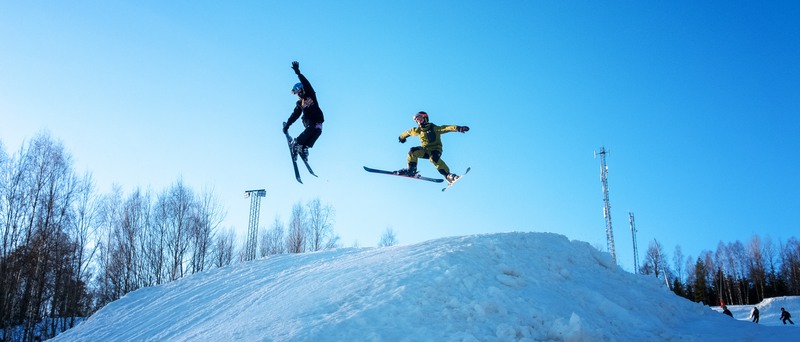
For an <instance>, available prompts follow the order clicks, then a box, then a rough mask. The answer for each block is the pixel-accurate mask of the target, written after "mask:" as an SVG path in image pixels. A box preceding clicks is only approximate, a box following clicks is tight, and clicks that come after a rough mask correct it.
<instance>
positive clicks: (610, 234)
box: [594, 147, 617, 264]
mask: <svg viewBox="0 0 800 342" xmlns="http://www.w3.org/2000/svg"><path fill="white" fill-rule="evenodd" d="M607 153H608V152H606V149H605V147H600V152H595V153H594V157H595V158H597V155H598V154H599V155H600V182H601V183H603V203H604V206H603V216H604V217H605V218H606V239H608V252H609V253H611V259H612V260H614V263H615V264H616V263H617V253H616V252H615V251H614V230H613V229H611V202H610V201H609V200H608V166H607V165H606V154H607Z"/></svg>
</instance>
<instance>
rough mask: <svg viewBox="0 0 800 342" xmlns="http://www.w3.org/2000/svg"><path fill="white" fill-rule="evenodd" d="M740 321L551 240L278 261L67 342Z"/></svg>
mask: <svg viewBox="0 0 800 342" xmlns="http://www.w3.org/2000/svg"><path fill="white" fill-rule="evenodd" d="M799 336H800V330H797V329H792V328H786V327H764V326H760V325H756V324H753V323H750V322H743V321H739V320H734V319H731V318H730V317H728V316H725V315H722V314H719V313H717V312H715V311H713V310H710V309H708V308H707V307H705V306H702V305H700V304H696V303H692V302H690V301H688V300H685V299H682V298H680V297H678V296H675V295H674V294H672V293H671V292H669V291H668V290H667V289H666V288H664V287H663V283H662V282H661V281H659V280H658V279H655V278H654V277H647V276H637V275H633V274H630V273H627V272H625V271H623V270H622V269H620V268H619V267H617V266H616V265H614V263H613V262H612V261H611V258H610V256H609V255H608V254H607V253H602V252H599V251H597V250H596V249H594V248H592V247H591V246H590V245H589V244H588V243H585V242H580V241H570V240H569V239H567V238H566V237H564V236H562V235H558V234H552V233H503V234H489V235H475V236H465V237H452V238H443V239H437V240H432V241H427V242H423V243H419V244H414V245H408V246H393V247H384V248H358V249H353V248H349V249H337V250H332V251H324V252H318V253H306V254H292V255H279V256H273V257H269V258H265V259H261V260H255V261H252V262H247V263H242V264H237V265H233V266H229V267H225V268H221V269H215V270H213V271H209V272H204V273H201V274H196V275H193V276H190V277H186V278H184V279H181V280H179V281H176V282H173V283H170V284H166V285H163V286H157V287H151V288H145V289H141V290H138V291H135V292H132V293H130V294H128V295H127V296H125V297H124V298H121V299H119V300H117V301H115V302H113V303H111V304H109V305H107V306H106V307H104V308H103V309H101V310H100V311H98V312H97V313H95V314H94V315H93V316H92V317H90V318H89V319H87V320H86V321H85V322H83V323H82V324H81V325H79V326H77V327H75V328H73V329H71V330H69V331H67V332H65V333H63V334H61V335H60V336H58V337H57V338H56V340H57V341H72V340H83V341H109V340H116V341H122V340H126V341H149V340H156V341H229V340H241V341H288V340H293V341H419V340H429V341H541V340H556V341H621V340H627V341H632V340H640V341H670V340H680V341H707V340H718V339H725V340H728V339H730V338H731V337H735V338H736V339H743V340H764V339H766V338H769V339H772V338H785V339H788V340H792V339H793V340H797V337H799Z"/></svg>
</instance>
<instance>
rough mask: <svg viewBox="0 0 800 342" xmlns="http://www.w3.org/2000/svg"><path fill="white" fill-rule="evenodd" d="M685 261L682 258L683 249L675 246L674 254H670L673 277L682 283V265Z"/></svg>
mask: <svg viewBox="0 0 800 342" xmlns="http://www.w3.org/2000/svg"><path fill="white" fill-rule="evenodd" d="M684 263H685V260H684V258H683V249H681V246H680V245H678V246H675V252H674V253H673V254H672V265H673V267H674V268H675V276H676V277H677V278H678V281H680V282H683V279H684V278H683V265H684Z"/></svg>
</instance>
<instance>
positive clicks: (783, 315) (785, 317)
mask: <svg viewBox="0 0 800 342" xmlns="http://www.w3.org/2000/svg"><path fill="white" fill-rule="evenodd" d="M780 320H781V321H783V324H786V321H789V323H792V324H794V322H792V314H790V313H789V311H786V310H784V309H783V308H781V318H780Z"/></svg>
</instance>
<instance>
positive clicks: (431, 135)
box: [395, 112, 469, 184]
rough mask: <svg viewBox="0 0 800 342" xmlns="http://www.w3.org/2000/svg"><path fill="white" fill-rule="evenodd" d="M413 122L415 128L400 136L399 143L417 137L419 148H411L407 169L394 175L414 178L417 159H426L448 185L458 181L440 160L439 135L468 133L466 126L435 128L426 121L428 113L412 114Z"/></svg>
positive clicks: (440, 142)
mask: <svg viewBox="0 0 800 342" xmlns="http://www.w3.org/2000/svg"><path fill="white" fill-rule="evenodd" d="M413 118H414V121H416V122H417V127H414V128H411V129H409V130H407V131H405V132H403V134H400V137H399V140H400V142H401V143H405V142H406V138H408V137H410V136H412V135H413V136H418V137H419V141H420V144H421V146H416V147H412V148H411V150H409V151H408V167H407V168H405V169H401V170H397V171H395V173H396V174H399V175H404V176H410V177H414V176H416V175H417V173H418V172H417V159H419V158H426V159H429V160H430V161H431V163H433V165H434V166H436V169H437V170H438V171H439V173H441V174H442V175H443V176H444V177H445V179H446V180H447V182H448V183H451V184H452V183H453V182H455V181H456V180H457V179H458V177H459V176H458V175H456V174H454V173H450V168H449V167H448V166H447V164H445V162H444V160H442V139H441V135H442V134H444V133H449V132H461V133H465V132H467V131H469V127H467V126H455V125H445V126H437V125H435V124H433V123H430V122H429V121H428V113H426V112H419V113H417V114H414V117H413Z"/></svg>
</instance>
